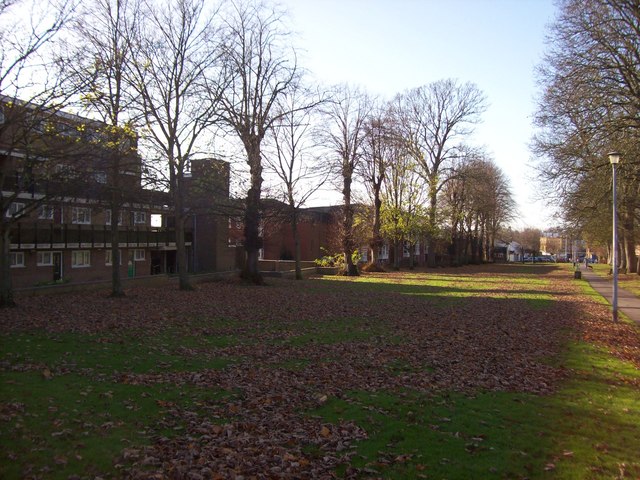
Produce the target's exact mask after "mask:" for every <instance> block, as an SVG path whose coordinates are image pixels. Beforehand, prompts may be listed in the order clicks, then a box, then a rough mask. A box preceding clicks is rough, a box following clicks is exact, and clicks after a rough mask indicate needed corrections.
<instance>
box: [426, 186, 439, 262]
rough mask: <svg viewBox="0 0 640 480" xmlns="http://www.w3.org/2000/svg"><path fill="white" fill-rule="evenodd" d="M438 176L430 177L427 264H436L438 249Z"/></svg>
mask: <svg viewBox="0 0 640 480" xmlns="http://www.w3.org/2000/svg"><path fill="white" fill-rule="evenodd" d="M437 183H438V177H437V176H433V177H430V178H429V212H428V221H429V233H428V234H427V266H428V267H431V268H433V267H435V266H436V251H435V245H434V243H435V241H434V240H435V231H436V225H437V223H436V222H437V218H436V213H437V202H438V185H437Z"/></svg>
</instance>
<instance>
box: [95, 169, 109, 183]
mask: <svg viewBox="0 0 640 480" xmlns="http://www.w3.org/2000/svg"><path fill="white" fill-rule="evenodd" d="M93 178H95V180H96V182H98V183H102V184H106V183H107V174H106V172H94V173H93Z"/></svg>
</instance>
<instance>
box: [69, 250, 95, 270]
mask: <svg viewBox="0 0 640 480" xmlns="http://www.w3.org/2000/svg"><path fill="white" fill-rule="evenodd" d="M90 266H91V252H89V250H74V251H73V252H71V268H83V267H90Z"/></svg>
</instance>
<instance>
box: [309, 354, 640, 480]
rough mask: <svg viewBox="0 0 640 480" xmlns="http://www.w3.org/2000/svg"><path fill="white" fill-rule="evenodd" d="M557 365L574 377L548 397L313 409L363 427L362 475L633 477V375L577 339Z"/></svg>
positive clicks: (386, 400) (412, 398) (395, 399)
mask: <svg viewBox="0 0 640 480" xmlns="http://www.w3.org/2000/svg"><path fill="white" fill-rule="evenodd" d="M562 361H563V362H564V363H565V365H566V367H567V368H570V369H572V370H574V371H575V372H576V373H575V376H574V378H573V379H572V380H571V381H569V382H567V383H566V384H565V385H564V386H563V387H562V388H561V389H560V390H559V391H558V392H557V393H555V394H553V395H549V396H536V395H530V394H521V393H520V394H515V393H508V392H484V393H478V394H476V395H473V396H464V395H462V394H455V393H451V394H446V395H436V396H427V395H424V394H418V393H415V392H405V393H404V394H402V395H398V394H392V393H372V392H351V393H349V394H348V395H347V396H346V397H344V398H341V399H336V398H334V399H331V400H330V401H329V402H327V403H326V404H325V405H324V406H322V407H321V408H319V409H317V410H314V411H313V412H312V414H314V415H319V416H321V417H322V418H323V419H324V420H325V421H327V422H332V423H337V422H339V421H344V420H349V421H354V422H356V423H357V424H358V425H360V426H361V427H363V428H364V429H365V430H366V431H367V432H368V434H369V438H368V439H367V440H364V441H361V442H359V443H358V444H357V446H356V448H357V455H355V456H354V457H353V460H352V462H351V463H350V465H351V466H353V467H357V468H360V469H364V470H363V475H362V478H368V477H370V476H371V475H380V476H381V477H382V478H389V479H403V478H448V479H466V478H487V479H490V478H496V479H499V478H556V479H583V478H618V477H616V476H617V475H620V472H621V471H624V472H625V474H626V475H628V476H629V478H637V477H638V475H640V456H639V455H638V451H639V450H638V446H639V445H640V428H639V427H638V426H639V425H640V409H639V408H638V407H639V405H640V396H639V393H638V388H637V383H636V385H635V386H634V385H633V382H639V381H640V372H639V371H638V369H637V368H636V367H634V366H633V365H631V364H629V363H626V362H622V361H619V360H615V359H614V358H613V357H611V356H610V355H609V354H607V353H606V352H604V351H602V350H600V349H598V348H596V347H594V346H591V345H587V344H583V343H575V344H571V345H570V347H569V350H568V352H567V354H566V357H565V358H564V359H563V360H562ZM346 469H347V465H343V466H342V467H341V468H340V469H339V470H338V474H339V476H342V475H343V474H344V472H345V471H346ZM421 476H422V477H421Z"/></svg>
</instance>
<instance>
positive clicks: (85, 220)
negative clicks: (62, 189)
mask: <svg viewBox="0 0 640 480" xmlns="http://www.w3.org/2000/svg"><path fill="white" fill-rule="evenodd" d="M71 223H74V224H76V225H79V224H82V225H89V224H90V223H91V209H90V208H87V207H73V208H72V209H71Z"/></svg>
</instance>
